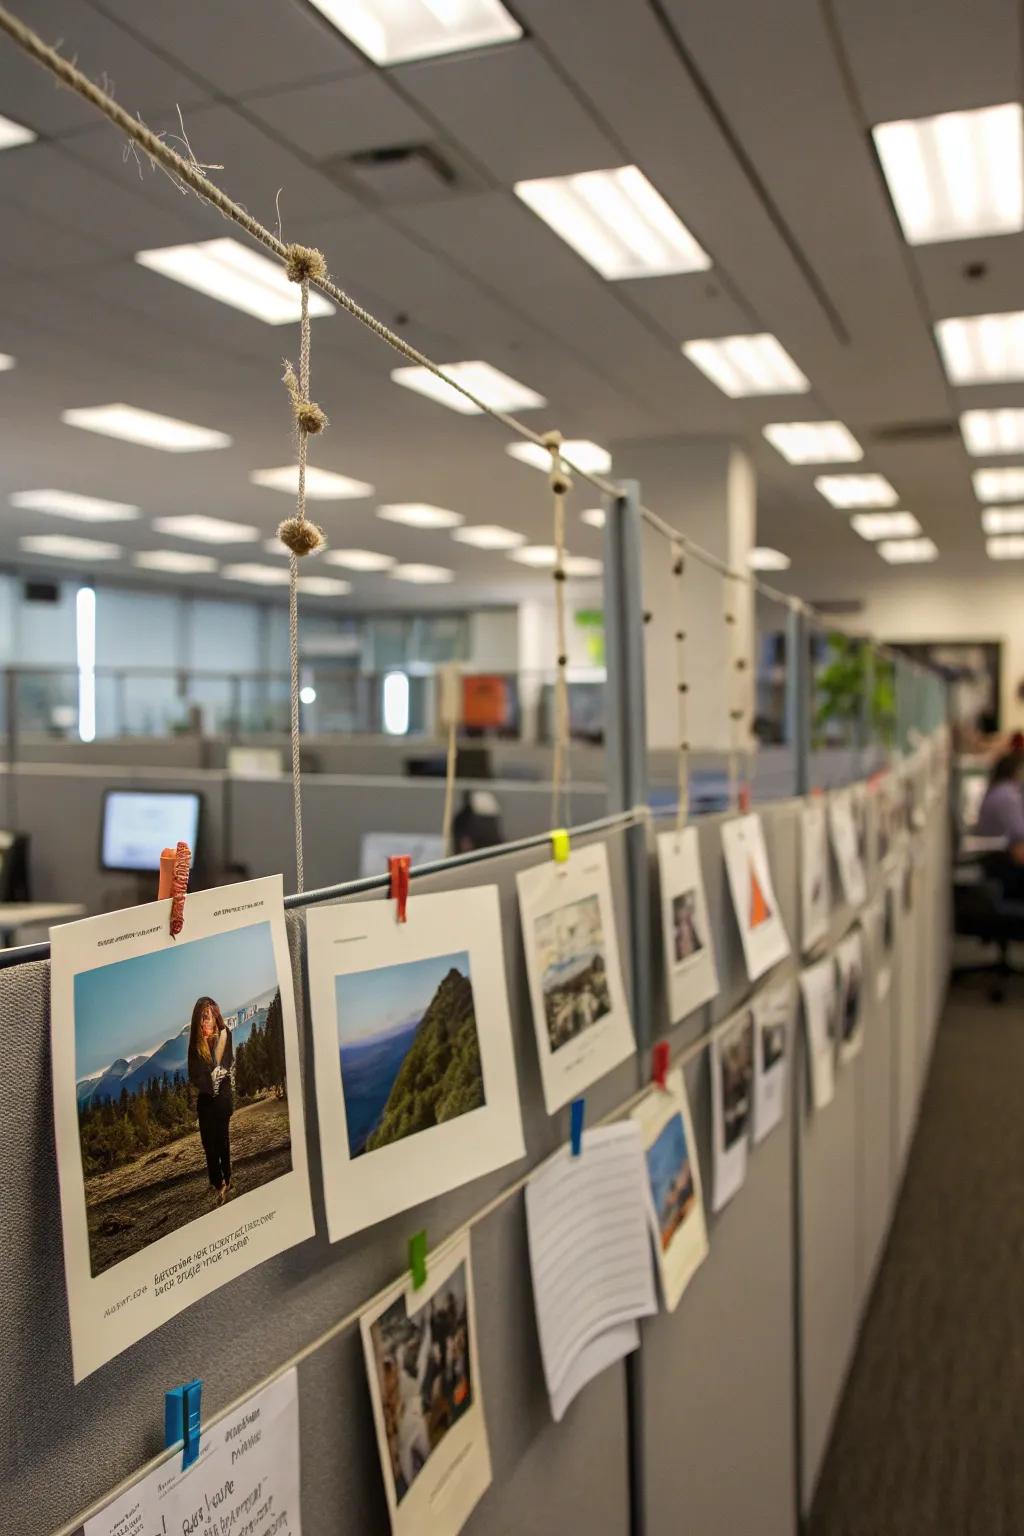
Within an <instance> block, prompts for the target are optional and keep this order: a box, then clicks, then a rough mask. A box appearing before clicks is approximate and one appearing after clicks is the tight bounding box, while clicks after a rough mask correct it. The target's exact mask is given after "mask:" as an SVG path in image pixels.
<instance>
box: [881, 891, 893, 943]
mask: <svg viewBox="0 0 1024 1536" xmlns="http://www.w3.org/2000/svg"><path fill="white" fill-rule="evenodd" d="M895 941H896V891H895V888H894V887H893V886H892V885H891V884H889V885H887V886H886V888H885V900H884V902H883V904H882V947H883V949H884V950H885V953H886V954H887V955H891V954H892V947H893V944H894V943H895Z"/></svg>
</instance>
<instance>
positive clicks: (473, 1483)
mask: <svg viewBox="0 0 1024 1536" xmlns="http://www.w3.org/2000/svg"><path fill="white" fill-rule="evenodd" d="M420 899H421V900H429V898H424V897H421V898H420ZM360 1327H361V1329H362V1335H363V1353H364V1355H365V1357H366V1375H367V1380H368V1382H369V1386H370V1400H371V1402H372V1404H373V1421H374V1424H375V1426H376V1429H377V1448H378V1451H379V1452H380V1464H381V1471H382V1473H383V1476H384V1490H385V1493H386V1495H387V1501H388V1510H389V1512H390V1515H391V1529H392V1531H393V1532H394V1536H419V1533H420V1532H422V1531H429V1532H430V1533H431V1536H458V1532H459V1531H461V1530H462V1527H463V1526H464V1525H465V1523H466V1521H467V1520H468V1519H469V1516H470V1514H471V1513H472V1511H473V1509H474V1508H475V1506H476V1505H477V1503H478V1502H479V1501H480V1499H481V1498H482V1496H483V1495H484V1494H485V1493H486V1492H487V1489H488V1488H489V1487H490V1485H491V1453H490V1449H489V1447H488V1444H487V1426H486V1424H485V1422H484V1405H483V1397H482V1395H481V1387H480V1360H479V1355H478V1352H477V1323H476V1308H475V1304H474V1298H473V1270H472V1261H471V1258H470V1252H469V1233H468V1232H467V1233H464V1234H463V1235H462V1236H461V1237H457V1238H454V1239H453V1240H452V1241H451V1242H449V1243H446V1244H445V1245H444V1247H442V1248H440V1249H439V1250H438V1251H437V1252H436V1253H431V1254H429V1255H428V1257H427V1278H426V1281H425V1282H424V1284H423V1285H421V1286H420V1287H419V1289H418V1290H414V1289H413V1285H412V1277H411V1276H408V1277H407V1278H406V1279H404V1280H400V1281H398V1282H397V1283H396V1284H395V1285H394V1286H393V1287H392V1288H391V1290H390V1291H389V1292H388V1293H387V1294H386V1295H385V1297H384V1298H383V1300H381V1301H378V1302H376V1303H375V1304H374V1306H372V1307H371V1308H370V1309H369V1310H368V1311H367V1312H364V1313H363V1316H362V1318H361V1320H360Z"/></svg>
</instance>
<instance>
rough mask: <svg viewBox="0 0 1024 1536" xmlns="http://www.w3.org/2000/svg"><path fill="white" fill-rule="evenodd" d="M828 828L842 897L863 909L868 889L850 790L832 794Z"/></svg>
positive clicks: (830, 796) (829, 804) (829, 798)
mask: <svg viewBox="0 0 1024 1536" xmlns="http://www.w3.org/2000/svg"><path fill="white" fill-rule="evenodd" d="M828 825H829V831H830V832H831V834H832V852H833V853H834V854H835V857H836V868H837V869H838V870H839V883H840V885H841V886H842V889H843V897H844V899H845V900H846V901H847V902H848V903H849V904H850V906H851V907H862V906H863V905H864V902H865V901H866V900H867V894H868V888H867V881H866V880H865V878H864V865H863V863H862V862H861V856H860V850H859V848H858V844H857V827H856V823H855V822H854V819H853V796H852V794H851V792H850V791H849V790H848V789H834V790H833V791H832V793H831V794H830V795H829V797H828Z"/></svg>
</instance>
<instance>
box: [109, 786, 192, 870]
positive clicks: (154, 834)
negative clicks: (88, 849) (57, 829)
mask: <svg viewBox="0 0 1024 1536" xmlns="http://www.w3.org/2000/svg"><path fill="white" fill-rule="evenodd" d="M199 804H200V802H199V796H198V795H197V794H195V793H194V792H192V791H182V792H180V793H179V792H177V791H173V790H143V789H109V790H108V791H107V794H106V798H105V799H104V801H103V832H102V838H101V842H100V864H101V866H102V867H103V868H104V869H108V870H121V871H124V870H140V871H148V872H151V873H153V874H155V873H156V872H157V871H158V870H159V868H160V855H161V853H162V852H163V850H164V849H165V848H173V847H174V845H175V844H176V843H179V842H182V843H188V845H189V847H190V848H191V850H192V855H193V859H194V858H195V851H196V840H197V834H198V832H199Z"/></svg>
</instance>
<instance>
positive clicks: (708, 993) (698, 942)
mask: <svg viewBox="0 0 1024 1536" xmlns="http://www.w3.org/2000/svg"><path fill="white" fill-rule="evenodd" d="M658 878H659V882H660V890H661V931H662V936H663V945H664V951H665V989H666V995H667V997H668V1017H669V1023H671V1024H678V1023H680V1022H681V1021H682V1020H683V1019H685V1018H686V1016H687V1015H688V1014H691V1013H693V1011H694V1009H696V1008H700V1007H701V1006H702V1004H704V1003H706V1002H709V1001H710V999H711V998H713V997H717V996H718V971H717V969H716V967H715V950H714V943H713V940H712V936H711V924H710V923H709V921H708V904H707V897H706V896H705V894H704V875H703V872H702V870H701V867H700V843H699V840H698V836H697V828H696V827H683V828H682V830H681V831H678V832H677V831H672V832H659V833H658Z"/></svg>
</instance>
